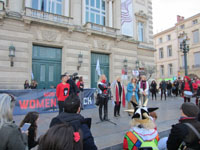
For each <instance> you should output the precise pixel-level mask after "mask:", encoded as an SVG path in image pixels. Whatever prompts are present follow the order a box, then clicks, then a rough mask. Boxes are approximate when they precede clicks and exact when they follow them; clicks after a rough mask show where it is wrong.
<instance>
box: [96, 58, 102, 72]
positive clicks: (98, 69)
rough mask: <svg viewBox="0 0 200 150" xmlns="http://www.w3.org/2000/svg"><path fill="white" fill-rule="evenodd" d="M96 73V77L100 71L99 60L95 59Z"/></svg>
mask: <svg viewBox="0 0 200 150" xmlns="http://www.w3.org/2000/svg"><path fill="white" fill-rule="evenodd" d="M96 72H97V74H98V76H100V75H101V69H100V64H99V58H98V59H97V64H96Z"/></svg>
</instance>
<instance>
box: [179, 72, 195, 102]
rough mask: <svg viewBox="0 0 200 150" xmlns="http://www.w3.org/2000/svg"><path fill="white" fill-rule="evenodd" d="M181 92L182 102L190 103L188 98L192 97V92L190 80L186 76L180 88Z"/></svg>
mask: <svg viewBox="0 0 200 150" xmlns="http://www.w3.org/2000/svg"><path fill="white" fill-rule="evenodd" d="M181 91H182V94H183V98H184V102H187V101H188V102H190V98H191V97H192V95H193V94H192V93H193V92H194V90H193V87H192V82H191V79H190V78H189V77H188V76H185V77H184V82H183V83H182V86H181Z"/></svg>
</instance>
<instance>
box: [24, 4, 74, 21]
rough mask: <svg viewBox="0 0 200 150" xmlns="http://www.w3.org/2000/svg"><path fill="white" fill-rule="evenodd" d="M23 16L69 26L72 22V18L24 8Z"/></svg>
mask: <svg viewBox="0 0 200 150" xmlns="http://www.w3.org/2000/svg"><path fill="white" fill-rule="evenodd" d="M25 16H28V17H32V18H37V19H42V20H47V21H52V22H57V23H62V24H70V23H71V21H72V18H70V17H66V16H62V15H58V14H52V13H49V12H44V11H41V10H36V9H32V8H28V7H26V8H25Z"/></svg>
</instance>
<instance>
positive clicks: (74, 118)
mask: <svg viewBox="0 0 200 150" xmlns="http://www.w3.org/2000/svg"><path fill="white" fill-rule="evenodd" d="M63 122H68V123H70V124H71V125H72V126H73V128H74V129H75V130H78V129H81V131H82V132H83V150H97V147H96V145H95V143H94V138H93V136H92V133H91V131H90V126H91V119H90V118H86V119H85V118H84V117H83V116H81V115H80V114H76V113H66V112H63V113H61V114H59V115H58V116H57V117H55V118H53V119H52V120H51V123H50V127H52V126H54V125H56V124H62V123H63Z"/></svg>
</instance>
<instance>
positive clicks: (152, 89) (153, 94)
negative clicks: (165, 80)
mask: <svg viewBox="0 0 200 150" xmlns="http://www.w3.org/2000/svg"><path fill="white" fill-rule="evenodd" d="M150 90H151V93H152V100H153V97H154V96H155V100H156V92H157V83H156V81H155V80H153V81H152V82H151V85H150Z"/></svg>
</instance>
